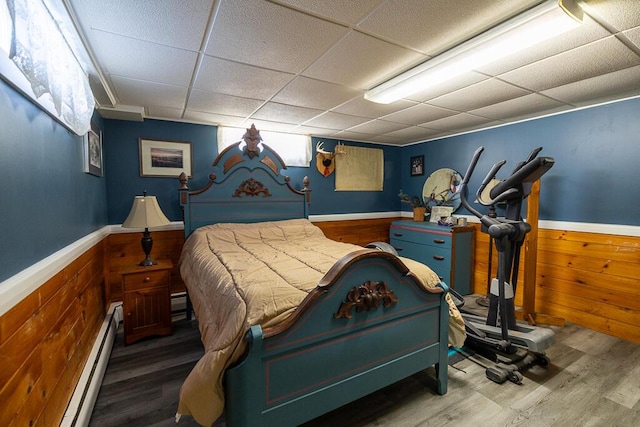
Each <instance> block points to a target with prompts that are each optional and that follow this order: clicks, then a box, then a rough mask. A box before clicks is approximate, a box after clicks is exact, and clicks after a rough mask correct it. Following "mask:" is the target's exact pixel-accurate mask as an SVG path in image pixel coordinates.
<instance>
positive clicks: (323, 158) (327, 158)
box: [316, 141, 335, 178]
mask: <svg viewBox="0 0 640 427" xmlns="http://www.w3.org/2000/svg"><path fill="white" fill-rule="evenodd" d="M323 145H324V142H322V141H318V142H317V143H316V151H317V152H318V154H316V168H317V169H318V172H320V173H321V174H322V176H324V177H325V178H326V177H328V176H329V175H331V173H333V170H334V169H335V164H334V163H333V157H334V156H335V153H331V152H329V151H326V150H325V149H323V148H322V146H323Z"/></svg>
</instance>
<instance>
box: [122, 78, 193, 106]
mask: <svg viewBox="0 0 640 427" xmlns="http://www.w3.org/2000/svg"><path fill="white" fill-rule="evenodd" d="M111 80H112V82H113V87H114V89H115V91H116V93H117V97H118V99H119V100H120V103H121V104H127V105H140V103H142V105H146V106H155V107H169V108H184V105H185V103H186V100H187V88H186V87H184V86H172V85H166V84H161V83H153V82H144V81H141V80H133V79H128V78H124V77H119V76H112V77H111Z"/></svg>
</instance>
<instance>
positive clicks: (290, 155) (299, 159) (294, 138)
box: [218, 126, 311, 168]
mask: <svg viewBox="0 0 640 427" xmlns="http://www.w3.org/2000/svg"><path fill="white" fill-rule="evenodd" d="M246 131H247V130H246V129H242V128H233V127H226V126H218V153H221V152H222V150H224V149H225V148H227V147H228V146H230V145H232V144H235V143H236V142H238V141H242V136H243V135H244V134H245V132H246ZM260 136H261V137H262V142H264V143H265V144H267V145H268V146H269V147H271V148H272V149H273V150H274V151H275V152H276V153H278V155H279V156H280V157H281V158H282V160H283V161H284V163H285V165H287V166H299V167H307V168H308V167H309V164H310V162H311V137H310V136H307V135H297V134H292V133H280V132H269V131H262V130H261V131H260ZM240 145H241V146H244V143H243V144H240Z"/></svg>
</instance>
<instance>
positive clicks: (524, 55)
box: [478, 14, 611, 76]
mask: <svg viewBox="0 0 640 427" xmlns="http://www.w3.org/2000/svg"><path fill="white" fill-rule="evenodd" d="M610 35H611V33H609V32H608V31H607V30H605V29H604V28H602V26H601V25H600V24H598V23H597V22H595V21H594V20H593V19H591V18H590V17H589V16H588V15H586V14H585V15H584V18H583V23H582V25H580V27H578V28H575V29H573V30H571V31H569V32H568V33H565V34H563V35H561V36H559V37H556V38H553V39H551V40H547V41H545V42H542V43H539V44H537V45H535V46H532V47H529V48H527V49H525V50H523V51H520V52H516V53H514V54H512V55H509V56H508V57H506V58H504V59H501V60H500V61H496V62H492V63H490V64H487V65H485V66H483V67H480V68H479V69H478V71H480V72H482V73H486V74H488V75H491V76H497V75H499V74H503V73H506V72H507V71H511V70H515V69H516V68H520V67H523V66H525V65H528V64H531V63H533V62H536V61H540V60H541V59H544V58H548V57H550V56H554V55H557V54H559V53H562V52H565V51H567V50H571V49H575V48H576V47H579V46H583V45H585V44H588V43H591V42H594V41H596V40H599V39H602V38H605V37H608V36H610Z"/></svg>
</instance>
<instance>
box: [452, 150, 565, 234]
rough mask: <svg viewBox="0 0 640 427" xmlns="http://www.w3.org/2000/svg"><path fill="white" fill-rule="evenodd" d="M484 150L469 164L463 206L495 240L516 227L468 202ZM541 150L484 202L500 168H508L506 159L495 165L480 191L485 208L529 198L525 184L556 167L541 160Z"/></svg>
mask: <svg viewBox="0 0 640 427" xmlns="http://www.w3.org/2000/svg"><path fill="white" fill-rule="evenodd" d="M483 151H484V147H478V148H477V149H476V151H475V152H474V153H473V157H472V158H471V162H470V163H469V167H468V168H467V172H466V173H465V175H464V179H463V181H462V185H461V186H460V202H461V204H462V206H464V207H465V209H467V210H468V211H469V212H471V213H472V214H473V215H475V216H476V217H478V218H479V219H480V222H481V223H482V225H484V226H485V227H487V229H488V232H489V234H490V235H492V236H493V237H501V236H506V235H509V234H511V233H514V232H515V231H514V227H513V225H512V224H510V223H508V222H505V221H501V220H499V219H497V218H491V217H490V216H488V215H483V214H482V213H480V212H479V211H478V210H477V209H475V208H474V207H473V206H471V204H470V203H469V200H467V193H468V186H469V181H470V180H471V175H473V172H474V170H475V168H476V166H477V164H478V161H479V160H480V156H481V155H482V152H483ZM540 151H542V147H538V148H536V149H534V150H533V151H532V152H531V153H530V154H529V156H528V157H527V158H526V160H525V161H523V162H520V163H518V164H517V165H516V167H515V169H514V170H513V172H512V173H511V175H510V176H509V177H508V178H507V179H506V180H504V181H502V182H500V183H499V184H498V185H496V186H495V187H493V188H492V189H491V191H490V192H489V198H490V200H488V201H485V200H482V198H481V197H480V194H481V193H482V191H484V189H485V188H486V186H487V185H488V184H489V182H490V181H491V180H492V179H493V178H494V177H495V175H496V173H498V171H499V170H500V168H502V166H504V164H505V163H506V160H502V161H499V162H497V163H495V164H494V165H493V167H492V168H491V169H490V170H489V173H487V176H486V177H485V178H484V180H483V181H482V184H481V185H480V188H479V190H478V192H477V194H478V201H479V202H480V203H481V204H483V205H485V206H490V205H493V204H495V203H499V202H503V201H507V202H510V201H512V200H516V199H518V198H520V199H522V198H524V197H526V196H527V194H528V193H527V191H526V189H523V184H524V183H532V182H534V181H536V180H537V179H539V178H540V177H541V176H542V175H544V174H545V173H546V172H547V171H548V170H549V169H550V168H551V167H552V166H553V164H554V160H553V158H551V157H537V156H538V154H539V153H540Z"/></svg>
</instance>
